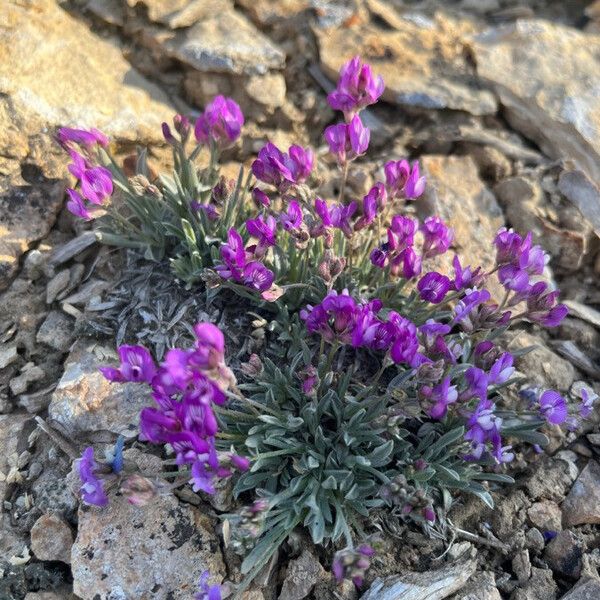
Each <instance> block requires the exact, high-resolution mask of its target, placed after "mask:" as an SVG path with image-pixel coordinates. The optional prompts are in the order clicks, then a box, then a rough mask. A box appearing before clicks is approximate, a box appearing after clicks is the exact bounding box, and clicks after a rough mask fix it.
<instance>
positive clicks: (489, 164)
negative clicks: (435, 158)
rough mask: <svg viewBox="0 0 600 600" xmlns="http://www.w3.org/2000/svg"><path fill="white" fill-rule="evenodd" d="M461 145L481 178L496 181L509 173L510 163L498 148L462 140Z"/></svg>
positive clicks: (510, 169)
mask: <svg viewBox="0 0 600 600" xmlns="http://www.w3.org/2000/svg"><path fill="white" fill-rule="evenodd" d="M462 147H463V148H464V149H465V151H466V153H467V154H469V155H470V156H471V157H472V158H473V160H474V161H475V164H476V165H477V168H478V169H479V174H480V175H481V177H482V178H483V179H485V180H491V181H493V182H498V181H501V180H502V179H504V178H505V177H508V175H510V173H511V171H512V164H511V162H510V160H508V158H506V156H505V155H504V154H503V153H502V152H500V150H497V149H496V148H493V147H492V146H482V145H481V144H474V143H472V142H464V143H463V144H462Z"/></svg>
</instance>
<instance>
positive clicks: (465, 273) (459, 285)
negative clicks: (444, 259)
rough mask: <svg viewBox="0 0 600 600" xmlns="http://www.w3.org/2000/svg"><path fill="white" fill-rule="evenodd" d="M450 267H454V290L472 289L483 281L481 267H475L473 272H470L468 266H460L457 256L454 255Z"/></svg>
mask: <svg viewBox="0 0 600 600" xmlns="http://www.w3.org/2000/svg"><path fill="white" fill-rule="evenodd" d="M452 265H453V267H454V289H455V290H463V289H465V288H468V287H474V286H477V285H479V284H480V283H481V282H482V281H483V278H484V276H483V273H482V272H481V267H477V268H476V269H475V270H474V271H472V270H471V267H470V266H469V267H465V268H463V267H462V265H461V264H460V259H459V258H458V255H457V254H455V255H454V259H453V260H452Z"/></svg>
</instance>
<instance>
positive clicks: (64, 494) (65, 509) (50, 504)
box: [31, 465, 81, 521]
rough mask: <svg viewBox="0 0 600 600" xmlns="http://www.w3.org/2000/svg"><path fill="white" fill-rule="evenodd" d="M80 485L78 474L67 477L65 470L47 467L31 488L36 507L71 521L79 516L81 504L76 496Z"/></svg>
mask: <svg viewBox="0 0 600 600" xmlns="http://www.w3.org/2000/svg"><path fill="white" fill-rule="evenodd" d="M80 485H81V482H80V481H79V476H78V475H77V474H75V476H74V477H73V476H71V475H70V474H69V475H68V476H67V477H65V472H64V470H61V469H59V468H56V466H54V465H53V466H48V465H46V468H45V469H44V470H43V471H42V473H41V475H40V476H39V477H38V478H37V479H36V480H35V481H34V482H33V485H32V487H31V491H32V494H33V499H34V503H35V507H36V508H37V509H39V510H40V511H41V512H44V513H52V514H55V515H60V516H61V517H63V518H64V519H66V520H68V521H71V520H73V519H74V518H75V517H76V516H77V506H78V504H79V502H78V496H77V495H76V494H77V492H78V490H79V487H80Z"/></svg>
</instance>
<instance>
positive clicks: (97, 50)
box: [0, 0, 173, 254]
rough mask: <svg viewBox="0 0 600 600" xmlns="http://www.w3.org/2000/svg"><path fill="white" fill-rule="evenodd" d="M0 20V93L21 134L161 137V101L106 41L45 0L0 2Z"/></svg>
mask: <svg viewBox="0 0 600 600" xmlns="http://www.w3.org/2000/svg"><path fill="white" fill-rule="evenodd" d="M0 22H1V23H3V27H2V29H0V95H6V96H8V97H9V98H10V99H11V100H12V105H13V107H14V110H15V111H16V113H17V114H18V115H19V116H20V117H21V119H22V120H23V121H24V122H25V123H26V125H27V127H28V130H29V131H33V132H36V133H37V132H38V131H39V130H40V128H41V126H50V127H55V126H58V125H72V126H82V127H97V128H98V129H100V130H102V131H104V133H106V134H107V135H109V136H111V137H114V138H117V139H120V140H127V141H135V142H138V143H140V142H145V141H159V140H161V139H162V135H161V129H160V125H161V122H162V121H168V120H170V118H171V116H172V113H173V109H171V107H170V103H169V100H168V98H167V96H166V95H165V94H164V92H162V91H161V90H160V89H159V88H158V87H157V86H156V85H154V84H153V83H150V82H149V81H148V80H147V79H145V78H144V77H142V76H141V75H140V74H139V73H138V72H137V71H136V70H135V69H133V68H132V67H131V65H130V64H129V63H128V62H127V61H126V60H125V59H124V58H123V55H122V54H121V51H120V49H119V48H118V47H117V46H116V45H115V44H114V43H110V42H108V41H106V40H104V39H102V38H100V37H97V36H96V35H94V34H93V33H91V32H90V30H89V29H88V27H87V26H86V25H85V24H84V23H82V22H80V21H78V20H76V19H74V18H73V17H71V16H70V15H69V14H68V13H67V12H65V11H64V10H62V9H60V8H59V7H58V6H57V5H56V3H55V2H53V1H51V0H39V1H37V2H36V3H35V10H34V9H32V8H31V7H30V8H27V6H26V5H25V4H23V3H22V2H18V1H16V0H8V1H6V2H2V3H0ZM9 122H10V121H9ZM4 213H5V211H4V210H3V211H2V214H4ZM0 254H3V252H0Z"/></svg>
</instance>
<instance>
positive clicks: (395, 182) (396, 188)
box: [383, 160, 410, 198]
mask: <svg viewBox="0 0 600 600" xmlns="http://www.w3.org/2000/svg"><path fill="white" fill-rule="evenodd" d="M383 170H384V172H385V183H386V186H387V190H388V193H389V195H390V198H397V197H399V196H401V195H402V194H403V193H404V186H405V185H406V182H407V180H408V176H409V175H410V165H409V164H408V161H407V160H390V161H389V162H387V163H385V165H384V167H383Z"/></svg>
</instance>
